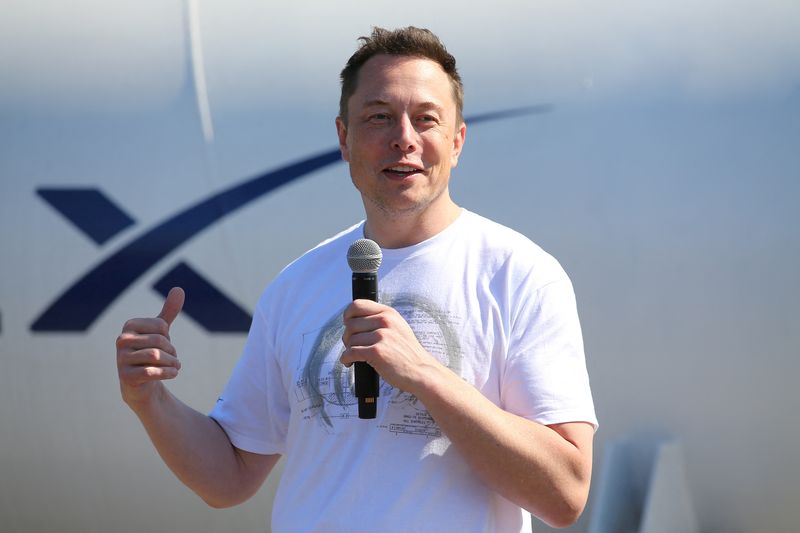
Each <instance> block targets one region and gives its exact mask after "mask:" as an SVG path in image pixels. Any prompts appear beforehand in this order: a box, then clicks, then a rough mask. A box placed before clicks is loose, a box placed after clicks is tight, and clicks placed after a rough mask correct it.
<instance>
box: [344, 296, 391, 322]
mask: <svg viewBox="0 0 800 533" xmlns="http://www.w3.org/2000/svg"><path fill="white" fill-rule="evenodd" d="M385 307H386V306H385V305H383V304H379V303H378V302H373V301H372V300H353V302H352V303H351V304H349V305H348V306H347V307H346V308H345V310H344V314H343V317H344V320H348V319H349V318H354V317H362V316H371V315H375V314H377V313H380V312H381V311H382V310H383V309H384V308H385Z"/></svg>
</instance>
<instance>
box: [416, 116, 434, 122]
mask: <svg viewBox="0 0 800 533" xmlns="http://www.w3.org/2000/svg"><path fill="white" fill-rule="evenodd" d="M419 121H420V122H422V123H423V124H433V123H435V122H436V117H433V116H431V115H422V116H421V117H419Z"/></svg>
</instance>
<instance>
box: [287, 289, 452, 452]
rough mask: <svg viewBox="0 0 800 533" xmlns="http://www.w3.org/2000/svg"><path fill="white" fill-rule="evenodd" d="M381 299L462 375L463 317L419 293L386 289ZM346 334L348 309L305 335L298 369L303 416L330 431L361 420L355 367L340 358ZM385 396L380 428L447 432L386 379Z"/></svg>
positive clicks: (429, 434)
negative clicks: (344, 317)
mask: <svg viewBox="0 0 800 533" xmlns="http://www.w3.org/2000/svg"><path fill="white" fill-rule="evenodd" d="M379 301H380V302H382V303H384V304H386V305H388V306H390V307H393V308H394V309H396V310H397V311H398V312H399V313H400V315H401V316H402V317H403V318H404V319H405V320H406V322H408V324H409V326H411V329H412V331H413V332H414V335H415V336H416V337H417V340H419V342H420V344H421V345H422V346H423V347H424V348H425V349H426V350H427V351H428V352H429V353H430V354H431V355H433V356H434V357H436V358H437V359H438V360H439V362H441V363H442V364H444V365H445V366H447V367H448V368H450V370H452V371H453V372H455V373H456V374H458V375H461V362H462V358H463V354H462V352H461V345H460V342H459V338H458V333H457V332H458V329H459V327H460V325H461V317H458V316H455V315H453V314H451V313H448V312H446V311H445V310H443V309H441V307H440V306H438V305H437V304H436V303H435V302H433V301H432V300H430V299H429V298H425V297H424V296H420V295H417V294H410V293H403V294H398V295H391V294H385V293H381V295H380V298H379ZM343 333H344V325H343V324H342V313H341V312H337V313H336V314H335V315H334V316H333V317H332V318H331V319H330V320H328V322H327V323H326V324H325V325H324V326H323V327H322V328H320V329H319V330H317V331H314V332H311V333H309V334H306V335H305V336H304V337H303V348H302V354H303V358H304V359H301V363H300V364H301V365H302V368H299V369H297V375H298V376H299V378H298V379H297V381H296V382H295V391H294V393H295V400H296V401H297V402H298V403H299V404H300V406H301V408H300V410H301V412H302V413H303V418H304V419H305V420H306V421H307V422H314V423H319V424H320V425H321V426H322V427H323V429H324V430H325V431H327V432H329V433H336V431H337V425H338V424H340V423H342V422H344V421H345V420H346V419H350V418H356V419H357V418H358V416H357V405H358V401H357V399H356V397H355V396H354V395H353V389H352V384H353V381H352V380H353V375H352V370H351V369H349V368H346V367H345V366H344V365H342V363H341V362H340V361H339V358H340V357H341V355H342V352H343V351H344V346H343V345H342V334H343ZM380 398H381V399H382V400H381V401H383V402H384V404H385V409H386V411H385V415H384V416H383V418H382V421H381V422H380V424H379V426H378V427H379V428H380V429H383V430H386V431H389V432H391V433H393V434H396V435H399V434H404V435H418V436H422V437H425V438H436V437H440V436H441V435H442V433H441V430H440V429H439V427H438V426H437V425H436V423H435V422H434V420H433V418H432V417H431V416H430V414H428V412H427V410H426V409H425V407H424V406H423V405H422V404H421V403H420V402H419V400H417V398H416V397H414V395H413V394H410V393H408V392H403V391H400V390H396V389H394V387H392V386H391V385H389V384H387V383H385V382H383V381H381V395H380ZM384 399H385V400H384ZM382 407H383V406H382ZM381 412H382V411H381Z"/></svg>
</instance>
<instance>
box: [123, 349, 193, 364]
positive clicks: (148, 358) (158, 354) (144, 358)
mask: <svg viewBox="0 0 800 533" xmlns="http://www.w3.org/2000/svg"><path fill="white" fill-rule="evenodd" d="M120 359H121V361H122V364H123V366H163V367H170V366H171V367H174V368H180V367H181V362H180V360H179V359H178V358H177V357H175V356H174V355H172V354H168V353H167V352H163V351H161V350H158V349H156V348H145V349H143V350H136V351H133V352H129V353H126V354H123V355H121V356H120Z"/></svg>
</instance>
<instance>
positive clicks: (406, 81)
mask: <svg viewBox="0 0 800 533" xmlns="http://www.w3.org/2000/svg"><path fill="white" fill-rule="evenodd" d="M398 100H400V101H408V103H413V102H414V101H417V100H420V101H431V102H436V103H438V104H440V105H441V106H443V107H449V106H452V107H453V108H455V99H454V98H453V89H452V84H451V82H450V78H449V76H448V75H447V73H445V71H444V70H443V69H442V67H441V65H439V64H438V63H436V62H435V61H432V60H430V59H425V58H418V57H409V56H391V55H385V54H380V55H376V56H374V57H371V58H370V59H369V60H368V61H367V62H366V63H364V65H363V66H362V67H361V69H359V72H358V83H357V85H356V91H355V92H354V93H353V95H352V96H351V97H350V104H351V105H353V104H355V105H356V106H358V105H364V104H366V103H369V102H373V101H386V102H389V103H391V102H394V101H398Z"/></svg>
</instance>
